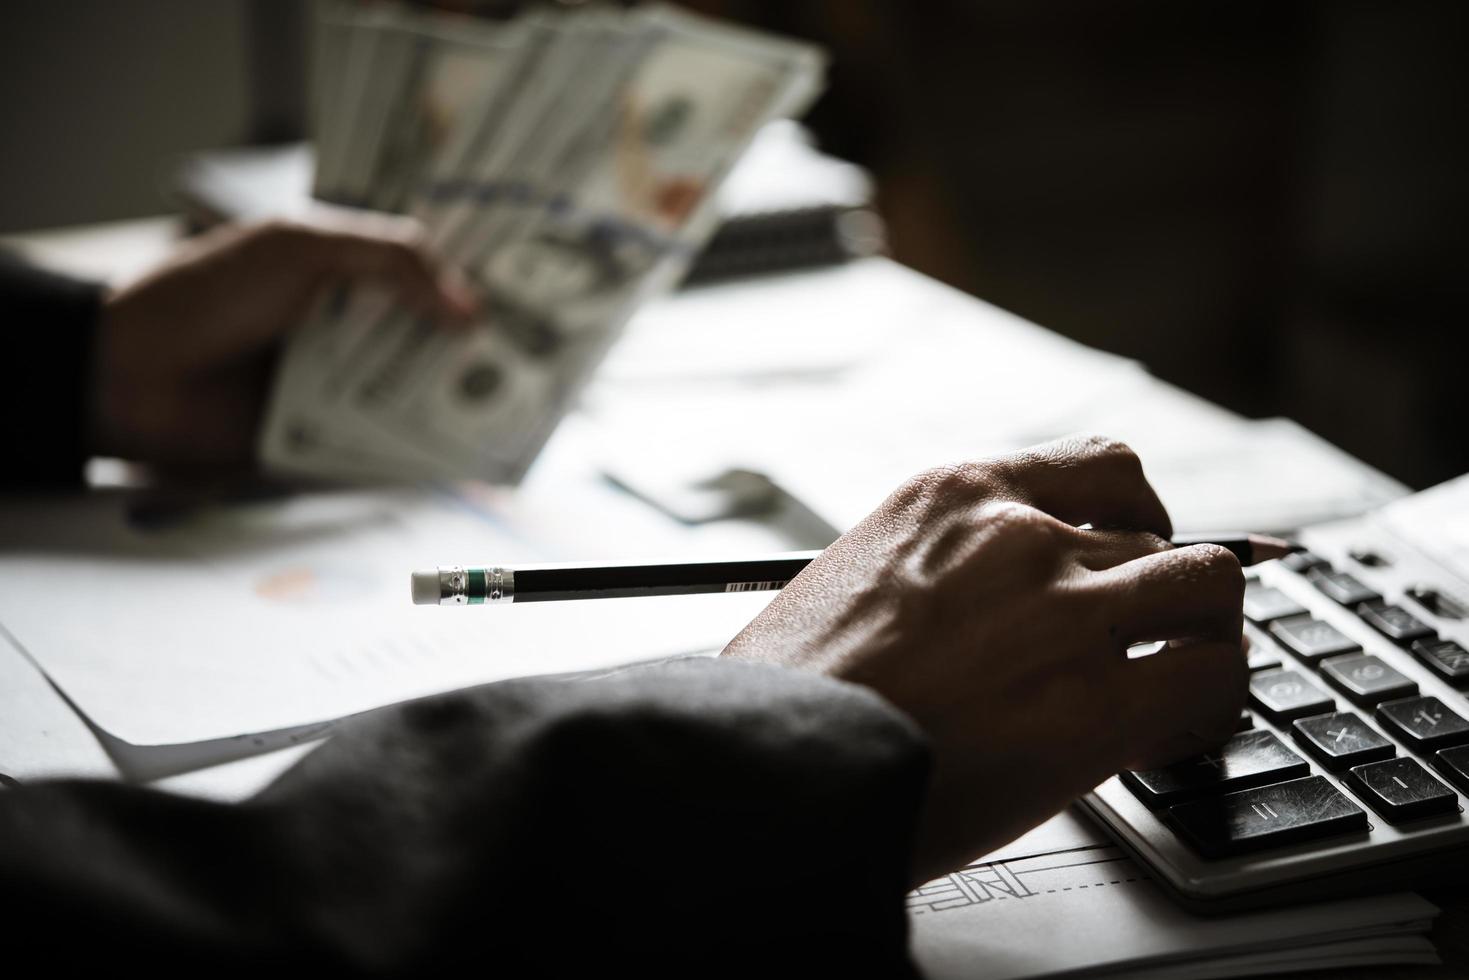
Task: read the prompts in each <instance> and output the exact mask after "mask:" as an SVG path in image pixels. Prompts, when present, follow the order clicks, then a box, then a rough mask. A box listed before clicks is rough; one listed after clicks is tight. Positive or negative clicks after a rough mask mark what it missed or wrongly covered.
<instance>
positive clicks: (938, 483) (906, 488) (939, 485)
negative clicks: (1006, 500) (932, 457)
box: [896, 462, 994, 505]
mask: <svg viewBox="0 0 1469 980" xmlns="http://www.w3.org/2000/svg"><path fill="white" fill-rule="evenodd" d="M993 483H994V481H993V480H992V479H991V476H990V472H989V468H988V467H987V466H986V465H985V464H983V463H968V462H966V463H950V464H946V465H943V466H935V467H931V468H930V469H927V470H924V471H923V472H922V473H919V474H917V475H916V476H914V477H912V478H911V479H909V480H908V481H907V482H906V483H904V484H903V486H902V487H900V488H899V489H898V492H897V494H896V496H897V497H898V498H899V503H901V504H909V505H911V504H920V503H923V504H929V505H933V504H940V505H954V504H964V503H972V502H974V501H976V500H981V499H984V498H985V497H987V496H988V495H989V494H990V493H992V492H993V489H994V487H993Z"/></svg>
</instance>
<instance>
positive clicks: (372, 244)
mask: <svg viewBox="0 0 1469 980" xmlns="http://www.w3.org/2000/svg"><path fill="white" fill-rule="evenodd" d="M343 280H370V281H374V282H378V283H381V284H382V285H385V286H387V287H389V288H390V289H392V290H394V291H395V292H396V293H397V294H398V295H399V297H400V298H401V299H402V300H403V301H404V302H406V303H408V304H410V305H412V306H414V307H416V308H419V309H422V310H424V311H426V312H429V313H432V314H435V315H437V316H439V317H440V318H442V319H445V320H446V321H455V320H463V319H465V318H467V317H468V316H470V315H471V313H472V312H473V306H474V300H473V298H472V296H471V295H470V294H469V293H468V292H467V290H466V289H465V287H464V286H463V285H461V284H460V282H459V280H457V279H456V278H454V277H453V276H452V275H451V274H449V273H445V272H442V271H440V270H438V269H437V268H436V267H435V265H434V263H433V261H432V259H431V258H430V257H429V255H428V253H427V252H426V250H425V249H424V247H423V245H422V243H421V241H420V235H419V232H418V225H417V223H416V222H413V221H411V220H410V219H407V218H400V217H396V216H392V215H382V214H369V213H366V212H346V211H342V210H340V209H333V210H331V211H323V212H322V217H320V218H319V219H316V220H313V222H312V223H311V224H296V223H288V222H269V223H265V224H256V225H252V226H244V227H241V226H230V227H224V228H220V229H216V230H215V231H212V232H210V233H209V234H206V235H204V236H201V237H200V238H198V239H195V240H193V241H191V242H189V243H187V244H186V245H184V246H183V247H182V248H181V249H180V250H179V251H178V252H177V253H176V254H175V255H174V256H173V257H171V258H170V259H169V260H168V261H167V262H165V263H164V264H163V265H162V266H160V267H159V268H158V269H156V270H154V271H153V272H152V273H150V274H149V275H147V276H145V277H144V278H143V279H141V280H140V281H138V282H136V283H134V284H132V285H130V286H127V287H125V288H123V289H121V290H119V291H118V292H116V293H115V294H113V295H112V296H110V297H108V298H107V300H106V301H105V302H104V304H103V310H102V317H101V322H100V324H99V326H98V332H97V338H96V347H95V353H94V357H93V398H92V407H91V440H90V442H91V445H90V446H89V448H90V449H91V451H92V452H94V453H98V454H101V455H111V456H124V457H127V458H130V459H134V460H139V461H143V462H150V463H159V464H164V465H167V466H176V467H186V468H187V467H219V466H238V465H243V464H248V463H250V462H251V461H252V460H253V458H254V447H255V436H256V430H257V429H258V427H259V424H260V414H261V409H262V408H263V406H264V404H265V398H266V394H267V390H268V385H269V381H270V375H271V370H272V367H273V365H274V360H275V354H276V353H277V351H278V347H279V343H280V341H281V339H282V338H283V336H284V335H285V334H286V333H287V332H288V331H289V330H290V329H291V328H292V327H294V326H295V325H296V324H297V323H299V322H300V321H301V319H302V318H303V317H304V316H305V315H306V313H307V311H308V310H309V308H310V304H311V302H312V301H313V299H314V298H315V297H316V296H317V295H318V294H319V293H320V291H321V290H322V288H323V287H324V286H326V285H328V284H330V283H333V282H337V281H343Z"/></svg>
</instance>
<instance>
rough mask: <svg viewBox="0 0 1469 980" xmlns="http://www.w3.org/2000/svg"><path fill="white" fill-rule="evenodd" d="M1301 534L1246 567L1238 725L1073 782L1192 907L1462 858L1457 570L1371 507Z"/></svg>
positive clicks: (1464, 683)
mask: <svg viewBox="0 0 1469 980" xmlns="http://www.w3.org/2000/svg"><path fill="white" fill-rule="evenodd" d="M1299 540H1300V541H1301V542H1302V543H1303V544H1304V545H1305V547H1306V548H1307V549H1308V550H1305V551H1302V552H1299V553H1296V554H1292V555H1289V556H1287V557H1286V558H1283V559H1281V560H1279V561H1271V562H1266V563H1264V564H1262V565H1260V566H1258V567H1256V568H1253V569H1249V570H1248V572H1247V583H1246V587H1245V597H1244V612H1245V633H1246V634H1247V636H1248V637H1249V640H1250V652H1249V667H1250V694H1249V703H1248V706H1247V709H1246V711H1245V712H1244V714H1243V715H1242V717H1241V718H1240V720H1239V728H1238V729H1237V731H1236V732H1235V734H1234V735H1233V736H1232V737H1231V738H1230V739H1229V740H1228V741H1227V742H1225V744H1224V745H1222V746H1220V747H1219V748H1218V749H1217V750H1215V751H1213V752H1209V753H1206V754H1204V755H1201V756H1196V757H1194V758H1191V759H1185V760H1183V761H1181V762H1178V763H1175V764H1173V765H1169V766H1166V767H1162V768H1158V769H1150V770H1139V771H1132V772H1124V773H1120V774H1119V775H1117V776H1114V777H1113V778H1111V779H1109V780H1107V781H1106V782H1105V783H1103V784H1102V785H1101V786H1098V787H1097V788H1096V789H1095V790H1093V791H1092V792H1091V793H1089V794H1087V795H1086V796H1084V797H1083V798H1082V802H1083V803H1084V804H1085V806H1086V807H1087V808H1089V810H1090V811H1091V813H1092V814H1093V815H1094V816H1096V817H1097V818H1098V819H1099V820H1100V822H1101V824H1102V825H1103V827H1104V829H1105V830H1106V831H1107V832H1108V833H1109V834H1110V835H1111V836H1112V837H1113V838H1114V839H1115V840H1116V841H1117V842H1118V843H1119V844H1120V845H1122V847H1123V848H1124V849H1126V850H1127V851H1129V852H1130V853H1131V854H1132V855H1133V856H1134V857H1135V858H1137V859H1138V860H1139V861H1140V862H1142V863H1143V864H1144V865H1146V866H1147V867H1148V868H1149V869H1150V870H1151V871H1152V873H1153V877H1154V878H1155V879H1156V880H1157V881H1158V883H1159V884H1160V885H1162V886H1163V888H1164V889H1165V890H1166V891H1167V892H1169V893H1170V894H1171V895H1172V896H1173V897H1174V898H1175V899H1176V900H1177V901H1179V902H1180V903H1181V904H1183V905H1184V906H1185V907H1187V908H1189V909H1191V910H1194V911H1199V912H1204V913H1208V912H1227V911H1234V910H1237V909H1244V908H1257V907H1261V906H1267V905H1272V904H1279V903H1285V902H1295V901H1303V900H1312V899H1321V898H1327V897H1341V896H1344V895H1348V894H1360V893H1366V892H1370V891H1385V890H1389V889H1399V888H1411V887H1413V886H1415V885H1417V884H1422V883H1425V882H1426V881H1428V880H1430V879H1431V878H1435V877H1438V876H1441V875H1442V874H1443V873H1444V872H1446V871H1449V870H1451V869H1453V868H1454V867H1455V866H1456V865H1457V867H1458V868H1459V869H1461V870H1462V869H1464V868H1466V867H1469V863H1466V862H1469V819H1466V815H1465V809H1464V800H1465V799H1466V796H1469V699H1466V692H1469V581H1466V579H1465V577H1464V576H1463V570H1462V569H1457V570H1456V569H1453V568H1450V567H1448V566H1446V565H1445V564H1443V563H1442V562H1441V561H1438V560H1435V558H1434V557H1432V556H1430V555H1428V554H1427V553H1425V552H1423V551H1420V550H1418V549H1416V548H1415V547H1413V546H1412V545H1411V544H1409V543H1408V542H1407V541H1406V540H1405V539H1403V538H1402V537H1400V536H1398V535H1396V534H1394V533H1393V530H1392V527H1391V526H1390V525H1388V524H1385V523H1383V522H1378V521H1373V520H1371V519H1369V518H1358V519H1354V520H1351V521H1344V522H1337V523H1334V524H1329V525H1322V526H1320V527H1317V528H1312V529H1308V530H1306V531H1304V532H1302V533H1301V534H1300V535H1299ZM1164 655H1166V654H1164Z"/></svg>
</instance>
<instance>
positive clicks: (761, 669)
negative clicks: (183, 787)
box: [0, 660, 928, 977]
mask: <svg viewBox="0 0 1469 980" xmlns="http://www.w3.org/2000/svg"><path fill="white" fill-rule="evenodd" d="M927 778H928V760H927V750H926V747H925V745H924V743H923V741H922V739H921V737H920V736H919V734H918V733H917V731H916V729H915V728H914V726H913V725H912V724H911V722H910V721H909V720H908V719H907V718H906V716H904V715H902V714H900V713H899V712H898V711H896V710H895V709H894V708H892V707H891V706H890V705H888V704H887V703H886V702H885V701H883V700H881V699H880V698H879V697H877V696H876V695H874V694H872V693H871V692H869V691H867V690H865V689H862V688H859V687H855V686H852V685H847V684H843V683H840V682H837V681H833V680H829V679H826V678H823V677H819V676H815V675H808V674H803V673H798V672H794V671H787V670H782V669H779V668H774V667H766V666H757V665H751V664H745V663H739V662H731V661H724V660H712V661H711V660H687V661H676V662H672V663H665V664H660V665H657V666H652V667H642V668H632V669H627V670H623V671H618V672H614V673H611V674H606V675H600V676H592V677H574V678H536V679H529V680H517V681H509V682H504V683H499V684H493V685H489V686H486V687H482V688H477V689H472V690H468V691H463V692H458V693H454V694H450V695H445V696H440V697H435V698H430V699H426V700H423V701H419V702H415V703H413V704H410V705H406V706H404V707H401V708H398V709H394V710H392V711H390V712H386V713H382V714H378V715H376V716H373V717H370V718H367V719H363V720H360V721H358V722H355V723H353V724H352V725H350V726H349V727H348V728H347V729H346V730H345V731H342V732H341V733H340V734H338V735H336V736H335V737H333V738H332V740H331V741H330V742H329V743H327V744H326V745H324V746H323V747H322V748H320V749H319V750H317V751H316V752H314V753H313V754H311V755H310V756H308V757H307V758H306V759H304V760H303V761H302V762H301V763H300V764H299V765H297V766H296V767H295V768H294V769H292V770H290V771H289V772H288V773H287V774H286V775H284V776H283V777H282V778H281V779H280V780H278V781H277V782H276V783H275V784H273V785H272V786H270V787H269V788H268V789H266V790H265V791H264V792H263V793H261V794H260V795H259V796H258V797H256V798H255V799H254V800H251V801H249V802H248V803H245V804H241V805H234V806H228V805H221V804H214V803H207V802H200V801H195V800H187V799H182V798H178V797H172V796H168V795H165V794H162V793H159V792H155V791H152V790H148V789H143V788H138V787H128V786H122V785H112V784H102V783H80V782H73V783H54V784H49V785H35V786H25V787H22V788H19V789H12V790H9V791H5V792H0V882H3V886H0V894H3V897H0V907H3V918H0V921H3V922H4V923H5V925H6V935H7V939H6V947H7V952H8V953H9V954H10V956H11V957H13V960H12V961H13V962H26V961H32V962H47V963H49V964H50V965H51V967H52V968H53V969H54V968H57V967H71V968H86V967H107V968H109V969H115V968H116V966H117V964H119V963H120V962H122V961H127V960H133V961H138V962H140V963H145V964H148V965H149V966H150V967H151V968H152V969H154V970H155V971H162V972H165V973H173V972H178V973H182V972H184V971H191V972H192V971H197V970H205V969H207V970H208V971H209V974H210V975H212V976H218V975H220V974H221V973H224V974H234V973H246V972H250V973H258V972H259V970H260V969H261V968H262V967H266V966H271V965H290V966H292V967H307V968H312V969H316V970H318V971H322V972H325V973H329V974H332V975H408V974H414V975H424V974H425V973H426V972H427V971H429V970H443V971H453V973H454V974H456V975H457V974H459V973H470V972H473V973H474V974H477V975H491V976H565V977H577V976H591V975H594V974H595V975H608V974H609V973H611V972H613V971H616V972H619V973H621V972H624V971H627V970H631V971H632V974H631V975H634V976H680V977H708V976H735V975H739V976H744V977H752V976H781V975H796V973H797V971H804V970H810V971H813V975H825V976H834V975H841V974H843V973H846V974H848V975H861V976H906V975H911V972H912V968H911V966H910V962H909V959H908V955H907V925H906V918H905V914H904V909H903V896H904V892H905V890H906V884H907V875H908V865H909V857H910V848H911V845H912V837H913V833H914V828H915V824H916V821H917V816H918V811H919V807H920V805H921V801H922V798H923V794H924V790H925V786H926V782H927ZM32 956H43V957H44V959H42V960H32V959H31V957H32Z"/></svg>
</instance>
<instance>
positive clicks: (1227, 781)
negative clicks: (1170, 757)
mask: <svg viewBox="0 0 1469 980" xmlns="http://www.w3.org/2000/svg"><path fill="white" fill-rule="evenodd" d="M1308 772H1310V767H1309V766H1307V765H1306V761H1305V760H1304V759H1302V758H1301V757H1300V756H1298V755H1296V754H1295V753H1294V752H1292V751H1291V750H1290V749H1288V748H1286V746H1285V743H1284V742H1282V741H1281V740H1280V739H1279V738H1277V737H1276V735H1275V733H1274V732H1269V731H1263V730H1260V731H1248V732H1240V733H1239V734H1238V735H1235V736H1233V737H1232V738H1230V740H1229V741H1227V742H1225V743H1224V744H1223V745H1221V746H1220V747H1219V749H1218V750H1217V751H1214V752H1207V753H1205V754H1204V755H1200V756H1195V757H1193V758H1191V759H1184V760H1183V761H1182V762H1175V763H1174V764H1173V765H1171V766H1164V767H1162V768H1161V769H1140V770H1137V771H1135V772H1124V773H1123V774H1122V781H1123V782H1124V783H1126V784H1127V787H1128V788H1129V789H1131V790H1132V792H1133V793H1134V794H1135V795H1136V796H1137V798H1138V799H1140V800H1142V801H1143V802H1144V803H1146V804H1147V805H1148V806H1150V807H1160V806H1169V805H1171V804H1174V803H1181V802H1183V801H1184V800H1187V799H1191V798H1193V797H1196V796H1200V795H1202V794H1205V793H1223V792H1228V791H1230V790H1236V789H1247V788H1249V787H1251V786H1263V785H1265V784H1266V783H1278V782H1280V781H1281V780H1283V779H1293V778H1295V777H1296V776H1304V775H1306V774H1307V773H1308Z"/></svg>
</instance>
